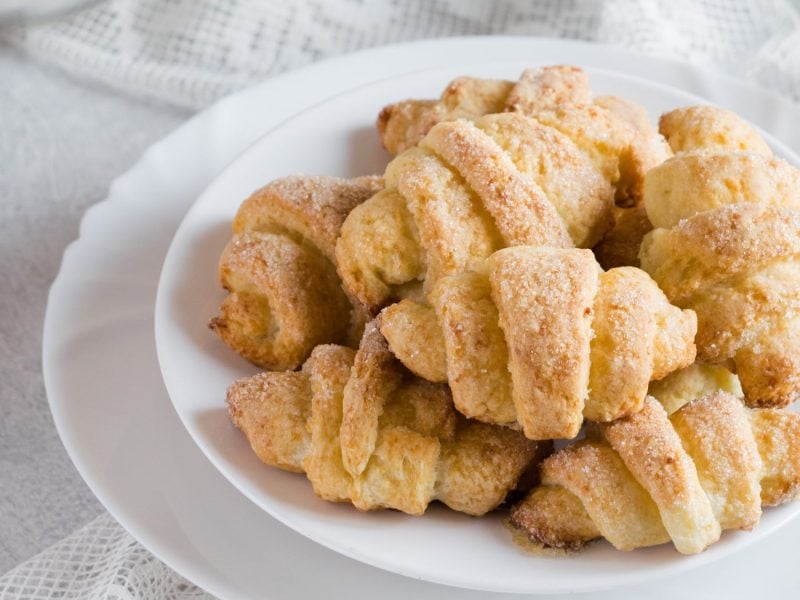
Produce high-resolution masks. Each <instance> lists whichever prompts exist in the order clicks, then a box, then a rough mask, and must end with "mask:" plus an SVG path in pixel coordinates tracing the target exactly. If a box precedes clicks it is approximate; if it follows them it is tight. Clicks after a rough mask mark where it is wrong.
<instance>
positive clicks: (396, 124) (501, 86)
mask: <svg viewBox="0 0 800 600" xmlns="http://www.w3.org/2000/svg"><path fill="white" fill-rule="evenodd" d="M503 111H506V112H516V113H520V114H523V115H526V116H529V117H533V118H535V119H537V120H538V121H539V122H541V123H543V124H545V125H548V126H550V127H554V128H556V129H558V130H559V131H561V132H562V133H563V134H565V135H566V136H567V137H569V138H570V139H572V141H574V142H575V143H576V145H577V146H578V147H580V148H581V150H583V151H584V152H585V153H586V154H587V156H589V157H590V158H591V160H592V162H593V164H594V165H595V166H596V167H597V168H598V170H599V171H600V172H601V173H603V175H604V177H605V178H606V180H607V181H608V182H609V183H611V184H612V185H614V187H615V190H616V197H617V201H618V203H619V204H620V205H621V206H631V205H635V204H637V203H638V202H639V201H640V199H641V191H642V189H641V188H642V181H643V178H644V174H645V173H646V172H647V170H648V169H650V168H651V167H653V166H655V165H657V164H658V163H660V162H661V161H663V160H664V159H666V158H667V157H668V156H670V155H671V152H670V149H669V146H668V145H667V144H666V143H665V142H664V140H663V139H662V138H661V137H660V136H659V134H658V132H656V131H655V129H654V128H653V126H652V125H651V124H650V121H649V119H648V117H647V113H646V111H645V110H644V109H643V108H642V107H641V106H639V105H637V104H635V103H633V102H629V101H627V100H623V99H621V98H617V97H614V96H597V97H594V96H593V94H592V91H591V88H590V86H589V79H588V77H587V75H586V73H585V72H584V71H583V70H582V69H580V68H578V67H573V66H567V65H556V66H548V67H540V68H534V69H527V70H526V71H524V72H523V74H522V76H521V77H520V79H519V81H516V82H513V81H496V80H486V79H475V78H469V77H462V78H459V79H456V80H455V81H453V82H452V83H450V85H448V86H447V88H445V90H444V92H443V93H442V96H441V98H440V99H439V100H435V101H434V100H406V101H403V102H398V103H395V104H392V105H389V106H387V107H385V108H384V109H383V110H382V111H381V114H380V116H379V117H378V122H377V127H378V131H379V133H380V135H381V140H382V141H383V144H384V146H385V147H386V149H387V150H389V152H391V153H393V154H400V153H401V152H403V151H405V150H407V149H409V148H412V147H414V146H415V145H417V144H418V143H419V142H420V140H421V139H422V138H423V137H424V136H425V135H426V134H427V133H428V131H430V129H431V128H432V127H434V126H435V125H436V124H437V123H441V122H442V121H447V120H453V119H459V118H471V119H474V118H477V117H480V116H482V115H485V114H490V113H499V112H503Z"/></svg>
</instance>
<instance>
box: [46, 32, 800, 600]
mask: <svg viewBox="0 0 800 600" xmlns="http://www.w3.org/2000/svg"><path fill="white" fill-rule="evenodd" d="M520 56H526V57H531V61H532V62H533V61H534V60H535V61H536V62H557V61H561V62H576V63H580V64H584V65H587V66H606V67H608V68H612V69H614V70H617V71H626V72H628V73H631V74H636V75H647V74H649V75H650V76H651V77H654V78H655V77H657V78H658V79H659V80H660V81H662V82H665V83H669V84H672V85H675V86H678V87H680V88H682V89H687V90H691V91H692V92H694V93H697V94H701V95H703V96H704V97H707V98H709V99H710V100H711V101H715V102H718V103H723V104H725V105H727V106H730V107H732V108H734V109H735V110H737V111H738V112H740V113H741V114H743V115H744V116H746V117H747V118H749V119H751V120H752V121H754V122H756V123H758V124H760V125H761V126H762V127H764V128H765V129H767V130H768V131H771V132H772V133H775V134H777V135H779V136H781V137H782V138H783V139H784V140H785V141H787V142H789V143H790V144H791V145H793V146H794V147H800V131H798V130H797V128H796V127H795V126H794V125H795V124H796V123H797V122H798V117H799V116H800V111H798V110H797V109H796V108H794V107H793V106H792V105H791V104H789V103H788V102H785V101H782V100H780V99H779V98H778V97H777V96H774V95H771V94H769V93H766V92H764V91H763V90H759V89H756V88H754V87H752V86H749V85H747V84H743V83H741V82H737V81H734V80H731V79H729V78H727V77H724V76H721V75H718V74H714V73H708V72H704V71H700V70H698V69H695V68H692V67H689V66H687V65H683V64H680V63H675V62H668V61H661V60H655V59H645V58H642V57H635V56H632V55H630V54H628V53H626V52H623V51H620V50H615V49H609V48H605V47H598V46H593V45H588V44H581V43H575V42H563V41H552V40H536V39H522V38H484V39H475V38H472V39H451V40H445V41H441V40H435V41H430V42H422V43H415V44H408V45H403V46H394V47H386V48H381V49H378V50H374V51H370V52H364V53H360V54H357V55H353V56H348V57H344V58H341V59H335V60H332V61H327V62H324V63H319V64H317V65H314V66H312V67H310V68H307V69H304V70H302V71H297V72H295V73H292V74H289V75H286V76H282V77H279V78H275V79H273V80H270V81H269V82H267V83H265V84H262V85H260V86H257V87H254V88H251V89H249V90H247V91H245V92H242V93H240V94H237V95H234V96H232V97H229V98H227V99H226V100H224V101H222V102H221V103H219V104H217V105H216V106H214V107H213V108H212V109H210V110H208V111H206V112H205V113H203V114H201V115H199V116H198V117H196V118H195V119H192V120H191V121H189V122H188V123H187V124H186V125H184V126H183V127H182V128H180V129H179V130H178V131H176V132H175V133H173V134H172V135H170V136H168V137H167V138H165V139H164V140H163V141H161V142H159V143H158V144H156V145H155V146H153V147H152V148H151V149H150V150H149V151H148V152H147V153H146V154H145V155H144V156H143V157H142V160H141V161H140V162H139V163H137V164H136V165H135V166H134V167H133V168H132V169H131V171H129V172H128V173H127V174H126V175H124V176H123V177H121V178H120V179H119V180H118V181H117V182H116V183H115V184H114V185H113V186H112V189H111V192H110V195H109V199H108V201H107V202H104V203H101V204H99V205H97V206H96V207H94V208H93V209H92V210H90V211H89V212H88V213H87V216H86V217H85V219H84V222H83V223H82V226H81V237H80V239H79V240H78V241H77V242H75V243H74V244H73V245H71V246H70V248H69V249H68V250H67V252H66V253H65V256H64V262H63V264H62V269H61V272H60V273H59V276H58V278H57V279H56V281H55V283H54V284H53V288H52V290H51V294H50V301H49V303H48V311H47V317H46V320H45V329H44V347H43V368H44V376H45V383H46V386H47V391H48V398H49V400H50V403H51V408H52V411H53V416H54V420H55V422H56V426H57V427H58V429H59V433H60V435H61V437H62V440H63V441H64V444H65V446H66V448H67V451H68V452H69V454H70V456H71V457H72V459H73V461H74V462H75V464H76V466H77V468H78V470H79V471H80V472H81V474H82V476H83V477H84V479H85V480H86V481H87V483H88V484H89V486H90V487H91V488H92V490H93V491H94V493H95V494H96V495H97V496H98V498H99V499H100V500H101V501H102V502H103V504H104V505H105V506H106V507H107V508H108V509H109V510H110V511H111V512H112V514H113V515H114V516H115V517H116V518H117V519H118V520H119V521H120V522H121V523H122V524H123V525H124V526H125V527H126V528H127V529H128V530H129V531H131V532H132V533H133V534H134V535H135V536H136V537H137V538H138V539H139V540H140V541H141V542H142V543H143V544H145V546H147V547H148V548H149V549H150V550H151V551H152V552H154V553H155V554H156V555H157V556H158V557H159V558H161V559H162V560H164V561H165V562H166V563H167V564H169V565H170V566H171V567H173V568H174V569H176V570H177V571H179V572H180V573H182V574H183V575H185V576H186V577H187V578H189V579H190V580H192V581H194V582H196V583H197V584H198V585H201V586H202V587H204V588H205V589H207V590H209V591H211V592H212V593H214V594H215V595H218V596H220V597H224V598H256V597H258V598H263V597H268V598H281V599H283V598H309V597H317V596H323V597H336V596H342V595H344V594H348V596H349V597H352V598H375V597H377V596H378V595H380V596H381V597H384V598H390V599H391V598H408V597H416V598H455V597H459V598H465V597H466V598H485V597H487V596H486V594H477V593H476V594H471V593H468V592H465V591H463V590H462V591H458V592H456V591H454V590H451V589H449V588H445V587H441V586H435V585H431V584H424V583H421V582H418V581H414V580H412V579H408V578H403V577H397V576H394V575H390V574H388V573H385V572H382V571H378V570H375V569H371V568H369V567H366V566H363V565H361V564H359V563H356V562H354V561H350V560H348V559H345V558H342V557H341V556H338V555H336V554H335V553H333V552H330V551H328V550H325V549H324V548H322V547H320V546H318V545H316V544H314V543H312V542H308V541H307V540H305V539H303V538H301V537H300V536H298V535H296V534H294V533H293V532H291V531H290V530H289V529H287V528H285V527H283V526H282V525H280V524H279V523H278V522H277V521H275V520H273V519H272V518H271V517H269V516H268V515H267V514H265V513H264V512H263V511H261V510H260V509H259V508H257V507H256V506H255V505H254V504H252V503H251V502H249V501H248V500H247V499H245V498H244V497H243V496H242V495H241V494H240V493H239V492H238V491H236V490H235V489H234V488H233V487H232V486H230V485H229V484H228V483H227V482H226V481H225V480H224V479H223V478H222V477H221V476H220V475H219V473H218V472H217V471H216V469H214V468H213V467H212V466H211V465H210V464H208V462H207V461H206V460H205V459H204V458H203V456H202V455H201V454H200V452H199V451H197V449H196V448H195V446H194V444H193V443H192V441H191V439H190V438H189V436H188V435H186V433H185V431H184V430H183V428H182V426H181V424H180V422H179V421H178V419H177V417H176V415H175V413H174V412H173V410H172V408H171V406H170V404H169V399H168V397H167V395H166V392H165V391H164V388H163V384H162V383H161V378H160V374H159V372H158V365H157V362H156V360H155V349H154V343H153V337H152V329H151V328H152V305H153V299H154V296H155V289H156V280H157V277H158V272H159V268H160V266H161V260H162V257H163V254H164V252H165V251H166V248H167V246H168V244H169V241H170V239H171V236H172V234H173V233H174V231H175V228H176V227H177V224H178V223H179V221H180V219H181V218H182V216H183V214H184V213H185V211H186V209H187V208H188V206H189V205H190V204H191V203H192V202H193V200H194V199H195V198H196V197H197V195H198V194H199V193H200V191H201V190H202V189H203V188H204V187H205V186H206V185H208V182H209V180H210V178H211V177H213V175H214V174H215V173H217V172H219V170H220V169H222V167H224V166H225V164H226V163H227V162H228V161H229V160H231V158H233V157H234V156H235V155H236V154H237V153H239V152H240V151H241V150H242V149H244V148H245V147H247V145H248V144H250V143H251V142H252V141H253V140H254V139H255V138H257V137H258V136H259V135H260V134H262V133H263V132H265V131H267V130H268V129H270V128H271V127H272V126H274V125H275V124H276V123H277V122H278V121H280V120H282V119H283V118H285V117H287V116H289V115H290V114H291V113H292V112H294V111H295V110H297V109H300V108H303V103H305V105H308V104H311V103H314V102H317V101H319V100H322V99H323V98H324V95H325V94H327V93H336V92H339V91H342V90H344V89H347V88H348V87H353V86H355V85H358V84H359V83H363V82H365V81H369V80H376V79H379V78H381V77H385V76H387V75H394V74H399V73H403V72H405V71H409V70H411V69H412V68H413V66H414V65H415V64H421V63H424V64H427V65H429V66H432V67H439V66H448V65H461V64H464V63H466V62H470V61H479V60H486V59H487V57H491V58H494V59H498V60H502V59H514V58H517V57H520ZM310 82H313V84H312V83H310ZM298 99H302V100H298ZM264 106H269V107H270V109H269V111H266V110H264V108H263V107H264ZM120 273H124V274H125V277H124V278H122V277H120ZM798 534H800V524H798V523H797V522H795V523H793V524H792V525H791V526H787V527H784V528H783V529H782V530H781V531H780V532H778V533H776V534H775V535H773V536H771V537H770V539H769V540H767V541H765V542H762V543H760V544H758V546H757V548H753V549H751V550H748V551H746V552H743V553H740V554H738V555H736V556H734V557H728V558H726V559H724V560H722V561H721V562H719V563H717V564H715V565H711V566H709V567H706V568H704V569H701V570H699V571H696V572H694V573H691V574H684V575H681V576H680V577H677V578H670V579H669V580H664V581H661V582H659V584H658V586H657V587H652V586H647V587H637V588H631V589H629V590H626V592H625V593H614V594H595V595H593V597H594V598H598V599H599V598H622V597H630V598H656V597H658V598H662V597H663V598H667V597H675V596H677V595H679V593H681V592H684V591H685V590H686V589H692V590H696V591H697V592H698V594H700V595H703V594H705V595H706V596H708V595H711V594H713V593H715V592H717V591H719V589H720V586H723V585H724V586H725V589H726V594H728V596H729V597H732V598H739V597H741V598H745V597H752V596H753V595H755V594H756V593H759V594H767V595H772V596H775V597H782V594H783V596H786V594H788V593H789V592H790V591H792V590H796V588H797V586H798V585H800V575H799V574H798V572H797V570H796V569H795V568H794V559H793V556H794V547H795V540H796V538H797V535H798ZM498 535H499V536H502V537H505V532H504V531H502V530H499V531H498ZM630 556H631V555H626V558H627V557H630ZM309 573H313V576H309ZM754 573H757V574H758V575H757V576H754V575H753V574H754ZM571 583H572V577H569V578H568V579H567V580H566V582H565V583H564V585H562V586H561V587H562V589H567V588H570V584H571ZM576 583H578V584H579V583H580V582H576ZM631 583H633V579H621V580H618V581H615V582H613V584H615V585H616V584H631ZM575 587H583V586H579V585H576V586H575Z"/></svg>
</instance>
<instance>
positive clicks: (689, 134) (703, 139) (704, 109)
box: [594, 106, 772, 269]
mask: <svg viewBox="0 0 800 600" xmlns="http://www.w3.org/2000/svg"><path fill="white" fill-rule="evenodd" d="M659 131H660V133H661V134H662V135H663V136H664V138H665V139H666V140H667V141H668V142H669V145H670V147H671V148H672V150H673V151H674V152H675V153H682V152H690V151H699V150H702V151H704V152H707V151H712V152H726V151H729V152H752V153H755V154H761V155H764V156H772V151H771V150H770V148H769V146H768V145H767V143H766V142H765V141H764V139H763V138H762V137H761V136H760V135H759V133H758V132H757V131H756V130H755V129H754V128H753V127H752V126H751V125H749V124H748V123H746V122H745V121H744V120H743V119H741V118H740V117H739V116H738V115H736V114H735V113H732V112H731V111H729V110H725V109H722V108H717V107H715V106H689V107H686V108H678V109H675V110H673V111H670V112H668V113H665V114H663V115H662V116H661V119H660V120H659ZM654 166H657V165H651V167H654ZM692 183H693V184H694V183H697V182H696V180H693V181H692ZM701 185H702V184H701ZM687 187H688V186H682V187H681V188H680V191H686V188H687ZM672 200H673V199H672V197H671V196H670V195H669V194H666V195H665V196H664V197H663V198H662V199H661V200H660V201H659V206H658V207H652V208H651V211H654V210H655V211H658V210H661V211H662V212H665V211H670V210H671V206H672ZM614 216H615V221H616V223H615V225H614V228H613V229H612V230H611V231H609V232H608V233H607V234H606V235H605V237H604V238H603V239H602V240H601V241H600V243H599V244H597V246H595V248H594V251H595V254H596V255H597V260H598V262H599V263H600V265H602V267H603V268H604V269H611V268H613V267H621V266H624V265H630V266H633V267H638V266H641V265H640V262H639V248H640V247H641V244H642V239H643V238H644V236H645V235H646V234H647V233H649V232H650V231H652V229H653V225H652V224H651V223H650V219H648V217H647V211H646V210H645V207H644V205H640V206H634V207H631V208H617V209H616V211H615V214H614Z"/></svg>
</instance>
